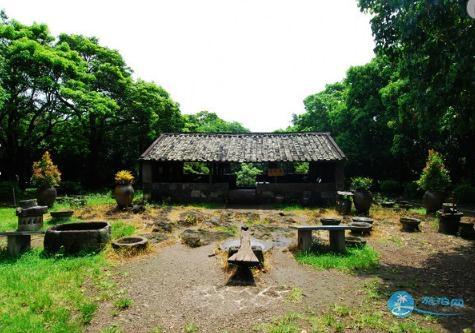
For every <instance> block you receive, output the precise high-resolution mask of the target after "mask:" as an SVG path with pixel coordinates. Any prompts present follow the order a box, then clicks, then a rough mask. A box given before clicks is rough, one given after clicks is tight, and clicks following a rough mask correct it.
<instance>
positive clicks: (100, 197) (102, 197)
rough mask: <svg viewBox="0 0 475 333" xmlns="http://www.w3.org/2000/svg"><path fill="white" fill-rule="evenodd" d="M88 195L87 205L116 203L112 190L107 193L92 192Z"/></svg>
mask: <svg viewBox="0 0 475 333" xmlns="http://www.w3.org/2000/svg"><path fill="white" fill-rule="evenodd" d="M86 197H87V205H89V206H97V205H110V204H115V203H116V202H115V199H114V197H113V196H112V192H111V191H109V192H106V193H92V194H88V195H87V196H86Z"/></svg>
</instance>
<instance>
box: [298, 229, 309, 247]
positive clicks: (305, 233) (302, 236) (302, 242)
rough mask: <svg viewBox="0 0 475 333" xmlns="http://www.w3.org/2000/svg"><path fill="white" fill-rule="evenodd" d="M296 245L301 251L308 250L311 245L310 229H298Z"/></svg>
mask: <svg viewBox="0 0 475 333" xmlns="http://www.w3.org/2000/svg"><path fill="white" fill-rule="evenodd" d="M298 247H299V250H301V251H307V250H310V248H311V247H312V230H299V231H298Z"/></svg>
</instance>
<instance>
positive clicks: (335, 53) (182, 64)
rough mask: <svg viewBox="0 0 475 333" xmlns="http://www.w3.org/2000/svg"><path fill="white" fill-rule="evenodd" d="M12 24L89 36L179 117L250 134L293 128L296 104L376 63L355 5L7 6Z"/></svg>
mask: <svg viewBox="0 0 475 333" xmlns="http://www.w3.org/2000/svg"><path fill="white" fill-rule="evenodd" d="M3 8H4V9H5V10H6V13H7V15H8V16H9V17H11V18H14V19H17V20H19V21H21V22H23V23H27V24H29V23H32V22H43V23H46V24H48V26H49V28H50V30H51V31H52V33H54V34H59V33H60V32H66V33H80V34H84V35H89V36H96V37H98V38H99V40H100V42H101V43H102V44H103V45H106V46H108V47H112V48H115V49H118V50H119V51H120V52H121V54H122V55H123V56H124V58H125V60H126V61H127V63H128V64H129V66H130V67H131V68H132V69H133V70H134V71H135V75H136V76H138V77H141V78H143V79H145V80H150V81H155V82H157V83H158V84H160V85H162V86H163V87H164V88H165V89H166V90H167V91H168V92H169V93H170V94H171V95H172V97H173V98H174V99H175V100H176V101H178V102H179V103H180V104H181V110H182V112H184V113H195V112H198V111H200V110H204V109H206V110H209V111H213V112H216V113H217V114H218V115H220V116H221V117H222V118H224V119H226V120H237V121H240V122H242V123H243V124H244V125H245V126H247V127H248V128H250V129H251V130H254V131H271V130H274V129H277V128H284V127H286V126H288V125H289V124H290V120H291V114H293V113H301V112H303V110H304V108H303V103H302V101H303V99H304V98H305V97H306V96H308V95H309V94H312V93H315V92H317V91H319V90H321V89H322V88H323V87H324V86H325V84H327V83H332V82H335V81H338V80H341V79H342V78H343V77H344V74H345V72H346V70H347V69H348V68H349V67H350V66H352V65H361V64H364V63H366V62H368V61H369V60H370V59H371V58H372V57H373V51H372V50H373V47H374V42H373V39H372V36H371V30H370V26H369V16H367V15H364V14H362V13H360V12H359V9H358V8H357V5H356V0H325V1H322V0H294V1H290V0H286V1H283V0H233V1H229V0H159V1H145V0H136V1H126V0H121V1H110V0H107V1H105V0H102V1H100V0H95V1H92V0H83V1H74V2H72V1H55V0H42V1H33V0H29V1H26V0H4V1H3Z"/></svg>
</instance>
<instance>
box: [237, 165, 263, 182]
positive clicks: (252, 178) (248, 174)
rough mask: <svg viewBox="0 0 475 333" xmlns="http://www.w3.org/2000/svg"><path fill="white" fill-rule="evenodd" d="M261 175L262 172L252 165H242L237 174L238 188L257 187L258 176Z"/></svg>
mask: <svg viewBox="0 0 475 333" xmlns="http://www.w3.org/2000/svg"><path fill="white" fill-rule="evenodd" d="M261 173H262V170H261V169H259V168H256V167H255V166H253V165H252V164H250V163H242V164H241V169H240V170H239V171H238V172H236V184H237V185H238V186H254V185H256V176H257V175H259V174H261Z"/></svg>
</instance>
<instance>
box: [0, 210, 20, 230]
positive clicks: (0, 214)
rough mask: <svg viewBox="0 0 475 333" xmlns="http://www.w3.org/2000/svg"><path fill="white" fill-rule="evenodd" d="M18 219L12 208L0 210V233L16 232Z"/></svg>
mask: <svg viewBox="0 0 475 333" xmlns="http://www.w3.org/2000/svg"><path fill="white" fill-rule="evenodd" d="M17 227H18V218H17V216H16V214H15V209H14V208H0V231H7V230H16V228H17Z"/></svg>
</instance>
